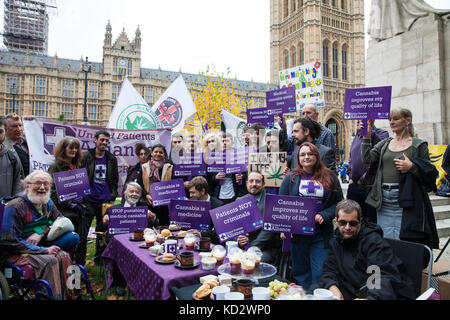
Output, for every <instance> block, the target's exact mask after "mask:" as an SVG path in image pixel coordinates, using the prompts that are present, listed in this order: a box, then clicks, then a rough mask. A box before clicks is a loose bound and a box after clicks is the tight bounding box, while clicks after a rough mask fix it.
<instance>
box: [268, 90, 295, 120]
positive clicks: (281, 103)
mask: <svg viewBox="0 0 450 320" xmlns="http://www.w3.org/2000/svg"><path fill="white" fill-rule="evenodd" d="M266 106H267V107H266V108H267V112H268V114H269V115H276V114H284V113H291V112H295V111H297V100H296V95H295V87H294V86H292V87H288V88H282V89H278V90H273V91H268V92H266Z"/></svg>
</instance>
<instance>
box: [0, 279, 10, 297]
mask: <svg viewBox="0 0 450 320" xmlns="http://www.w3.org/2000/svg"><path fill="white" fill-rule="evenodd" d="M9 295H10V292H9V285H8V281H7V280H6V278H5V275H4V274H3V272H0V300H8V299H9Z"/></svg>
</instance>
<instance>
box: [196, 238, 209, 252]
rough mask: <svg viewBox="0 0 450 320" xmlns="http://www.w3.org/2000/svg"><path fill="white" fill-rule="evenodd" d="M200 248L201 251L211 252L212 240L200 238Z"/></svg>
mask: <svg viewBox="0 0 450 320" xmlns="http://www.w3.org/2000/svg"><path fill="white" fill-rule="evenodd" d="M199 248H200V250H209V249H210V248H211V238H207V237H202V238H200V243H199Z"/></svg>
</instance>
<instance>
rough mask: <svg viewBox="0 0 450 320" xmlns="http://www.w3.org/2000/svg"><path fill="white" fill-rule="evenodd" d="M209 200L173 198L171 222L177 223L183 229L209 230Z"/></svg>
mask: <svg viewBox="0 0 450 320" xmlns="http://www.w3.org/2000/svg"><path fill="white" fill-rule="evenodd" d="M210 208H211V203H210V202H209V201H193V200H171V201H170V210H169V212H170V224H176V225H178V226H180V227H181V228H182V229H185V230H189V229H197V230H202V231H203V230H208V229H209V223H210V221H211V217H210V215H209V209H210Z"/></svg>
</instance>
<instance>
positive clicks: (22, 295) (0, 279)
mask: <svg viewBox="0 0 450 320" xmlns="http://www.w3.org/2000/svg"><path fill="white" fill-rule="evenodd" d="M2 249H4V251H3V252H6V250H8V249H11V245H9V244H6V243H4V242H1V241H0V250H2ZM10 252H11V251H10ZM2 258H3V259H0V285H1V286H0V289H1V290H0V300H2V299H3V300H54V299H55V297H54V295H53V291H52V288H51V286H50V284H49V283H48V282H47V281H45V280H44V279H39V278H36V274H35V271H34V268H33V267H32V266H31V265H29V264H28V265H25V266H22V267H19V266H17V265H15V264H13V263H9V262H7V261H6V256H5V255H3V256H2ZM74 266H76V267H78V270H79V275H80V285H81V283H82V284H84V286H85V287H86V290H87V292H88V293H89V295H90V296H91V297H92V299H93V300H95V295H94V292H93V290H92V286H91V283H90V281H89V277H88V274H87V272H86V269H85V268H84V267H83V266H82V265H79V264H75V265H74ZM76 271H77V270H76V268H72V275H74V274H75V273H76ZM71 293H72V296H73V299H74V300H82V299H83V294H82V290H81V287H80V288H74V289H73V290H71Z"/></svg>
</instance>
